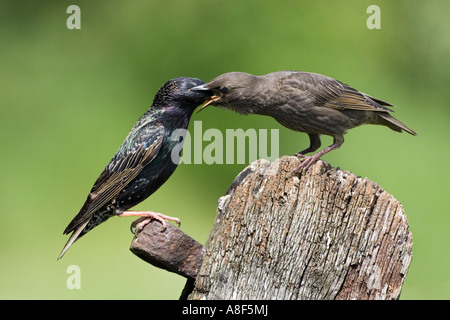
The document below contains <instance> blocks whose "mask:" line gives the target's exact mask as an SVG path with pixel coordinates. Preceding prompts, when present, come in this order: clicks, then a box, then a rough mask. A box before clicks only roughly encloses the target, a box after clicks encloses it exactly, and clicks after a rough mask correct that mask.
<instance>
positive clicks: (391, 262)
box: [132, 156, 412, 299]
mask: <svg viewBox="0 0 450 320" xmlns="http://www.w3.org/2000/svg"><path fill="white" fill-rule="evenodd" d="M299 161H300V160H298V159H297V158H296V157H287V156H285V157H282V158H280V159H278V160H276V161H275V162H273V163H270V162H269V161H266V160H258V161H256V162H254V163H252V164H251V165H250V166H248V167H247V168H245V169H244V170H243V171H242V172H241V173H240V174H239V175H238V176H237V177H236V179H235V181H234V182H233V184H232V185H231V187H230V189H229V190H228V192H227V194H226V195H225V196H223V197H221V198H220V199H219V203H218V209H217V216H216V220H215V223H214V226H213V228H212V230H211V233H210V236H209V238H208V240H207V243H206V245H205V248H204V250H205V254H204V256H203V262H202V263H201V256H202V255H201V254H199V252H203V249H201V245H199V244H197V245H196V246H195V250H193V251H191V253H190V254H188V255H187V256H185V257H183V256H179V255H178V253H179V252H180V251H185V250H184V249H182V250H180V248H181V247H183V248H184V245H183V244H182V242H184V241H188V242H189V243H192V242H191V240H192V239H190V238H189V237H188V236H186V235H184V236H185V237H181V238H178V239H177V240H174V239H175V238H176V237H174V239H173V238H172V237H166V236H164V234H165V232H164V233H161V225H160V224H159V223H157V222H155V223H152V224H151V228H156V229H155V230H153V231H152V232H147V228H150V226H147V227H146V228H144V230H143V232H145V234H146V235H147V236H146V238H143V237H141V234H142V233H143V232H141V234H139V235H138V236H137V238H140V240H139V241H140V242H142V243H141V244H140V247H141V248H140V251H135V250H133V249H132V251H133V252H135V253H136V254H138V255H139V256H141V257H143V256H146V258H143V259H144V260H146V261H149V262H151V263H153V264H155V265H157V266H163V267H164V268H166V269H168V270H171V271H174V272H177V273H180V274H186V272H184V271H183V272H180V271H175V270H180V268H179V265H186V264H187V263H185V262H182V261H183V259H188V260H191V259H192V257H193V256H195V257H197V258H199V260H196V264H195V267H191V268H190V269H191V270H192V271H191V272H189V275H190V276H189V277H190V279H193V278H196V280H195V285H194V288H193V290H192V282H193V280H189V281H188V283H189V285H188V286H186V288H185V290H184V292H183V297H186V295H187V294H188V293H189V292H191V290H192V293H191V294H190V295H189V299H397V298H398V297H399V295H400V292H401V287H402V285H403V282H404V280H405V276H406V273H407V271H408V268H409V264H410V262H411V257H412V254H411V248H412V241H411V239H412V235H411V233H410V232H409V230H408V223H407V220H406V215H405V214H404V212H403V207H402V206H401V204H400V203H399V202H398V201H397V200H396V199H394V198H393V197H392V196H391V195H389V194H388V193H387V192H386V191H384V190H383V189H382V188H381V187H380V186H379V185H378V184H376V183H374V182H372V181H370V180H368V179H367V178H360V177H357V176H355V175H354V174H352V173H350V172H348V171H343V170H340V169H336V168H330V166H328V165H326V164H325V163H324V162H322V161H319V162H317V163H316V164H315V165H313V166H312V167H311V168H310V169H309V170H308V171H306V172H302V173H301V174H293V171H294V169H295V168H296V167H297V166H298V165H299V163H300V162H299ZM153 225H154V226H153ZM169 228H170V230H172V228H174V229H176V228H175V227H173V226H169ZM169 228H168V230H167V231H166V232H168V231H169ZM176 230H177V231H178V232H181V231H180V230H178V229H176ZM158 239H160V240H158ZM192 241H194V240H192ZM134 242H136V239H135V240H134V241H133V245H134ZM155 242H160V245H158V247H157V248H156V249H152V248H151V247H153V243H155ZM172 242H174V243H172ZM180 242H181V243H180ZM133 245H132V246H133ZM147 247H149V248H147ZM174 252H175V253H174ZM172 255H174V256H172ZM155 256H157V258H156V259H155ZM172 260H173V261H175V263H172V262H171V261H172ZM155 261H156V263H155ZM172 264H174V265H176V267H170V268H167V265H172ZM199 264H201V268H200V269H199V267H198V265H199ZM198 270H200V271H199V272H198ZM196 272H198V274H197V273H196ZM185 276H186V275H185Z"/></svg>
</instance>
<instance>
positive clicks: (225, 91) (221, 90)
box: [219, 87, 228, 94]
mask: <svg viewBox="0 0 450 320" xmlns="http://www.w3.org/2000/svg"><path fill="white" fill-rule="evenodd" d="M219 91H220V92H222V93H223V94H225V93H227V92H228V88H227V87H222V88H220V89H219Z"/></svg>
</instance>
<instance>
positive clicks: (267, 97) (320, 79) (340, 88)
mask: <svg viewBox="0 0 450 320" xmlns="http://www.w3.org/2000/svg"><path fill="white" fill-rule="evenodd" d="M191 90H194V91H198V92H200V91H202V90H209V91H212V92H213V93H214V94H213V95H212V96H211V97H210V99H208V100H207V101H206V102H205V103H204V104H203V105H202V106H201V108H200V109H199V111H201V110H202V109H204V108H206V107H207V106H208V105H210V104H211V105H214V106H217V107H221V108H224V109H230V110H233V111H236V112H238V113H240V114H244V115H247V114H251V113H255V114H261V115H266V116H271V117H273V118H275V119H276V120H277V121H278V122H279V123H281V124H282V125H284V126H285V127H287V128H289V129H292V130H295V131H300V132H306V133H308V135H309V139H310V146H309V147H308V148H306V149H305V150H303V151H300V152H298V153H296V154H295V155H296V156H298V157H301V158H304V161H303V162H302V163H301V165H300V166H299V167H298V168H297V169H296V170H295V171H296V172H298V171H299V170H300V169H301V168H305V169H307V168H309V167H310V166H311V165H312V164H313V163H314V162H315V161H317V160H318V159H319V158H320V157H321V156H323V155H324V154H326V153H327V152H330V151H331V150H334V149H337V148H339V147H340V146H341V145H342V143H343V142H344V136H343V135H344V134H345V132H346V131H347V130H348V129H352V128H354V127H357V126H359V125H362V124H379V125H384V126H387V127H389V128H391V129H392V130H394V131H398V132H402V131H406V132H408V133H410V134H412V135H416V133H415V132H414V131H413V130H411V129H410V128H408V127H407V126H405V125H404V124H403V123H401V122H400V121H398V120H397V119H395V118H394V117H392V116H391V115H390V114H389V112H392V110H391V109H389V108H387V107H386V106H390V107H392V105H391V104H389V103H387V102H384V101H382V100H379V99H376V98H373V97H371V96H369V95H367V94H365V93H362V92H360V91H358V90H355V89H353V88H352V87H350V86H349V85H346V84H344V83H342V82H340V81H338V80H335V79H332V78H329V77H327V76H324V75H321V74H317V73H309V72H300V71H279V72H273V73H269V74H266V75H263V76H254V75H252V74H248V73H243V72H229V73H225V74H222V75H220V76H218V77H216V78H215V79H213V80H211V81H210V82H208V83H206V84H203V85H200V86H197V87H195V88H192V89H191ZM321 134H325V135H329V136H332V137H333V144H332V145H330V146H329V147H326V148H324V149H323V150H321V151H319V152H317V153H315V154H313V155H312V156H305V155H304V154H305V153H309V152H313V151H316V150H317V149H318V148H319V147H320V135H321Z"/></svg>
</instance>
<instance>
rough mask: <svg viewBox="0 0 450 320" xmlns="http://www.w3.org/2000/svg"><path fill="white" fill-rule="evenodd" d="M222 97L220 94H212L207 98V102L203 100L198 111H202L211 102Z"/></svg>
mask: <svg viewBox="0 0 450 320" xmlns="http://www.w3.org/2000/svg"><path fill="white" fill-rule="evenodd" d="M219 99H220V97H219V96H212V97H210V98H209V99H208V100H206V101H205V102H203V104H202V105H201V106H200V108H199V109H198V110H197V112H196V113H199V112H200V111H202V110H203V109H205V108H206V107H207V106H209V105H210V104H211V103H213V102H214V101H217V100H219Z"/></svg>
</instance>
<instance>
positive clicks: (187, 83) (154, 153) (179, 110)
mask: <svg viewBox="0 0 450 320" xmlns="http://www.w3.org/2000/svg"><path fill="white" fill-rule="evenodd" d="M203 83H204V82H203V81H201V80H199V79H194V78H185V77H182V78H176V79H172V80H170V81H168V82H167V83H165V84H164V85H163V86H162V87H161V88H160V89H159V90H158V92H157V93H156V96H155V98H154V101H153V104H152V106H151V107H150V109H148V111H147V112H146V113H145V114H144V115H143V116H142V117H141V118H140V119H139V121H138V122H136V124H135V125H134V127H133V128H132V129H131V131H130V133H129V134H128V136H127V137H126V139H125V141H124V142H123V143H122V145H121V146H120V148H119V150H117V152H116V154H115V155H114V157H113V158H112V159H111V161H110V162H109V164H108V165H107V166H106V168H105V169H104V170H103V172H102V173H101V174H100V176H99V177H98V179H97V181H95V183H94V186H93V187H92V190H91V192H90V193H89V195H88V197H87V199H86V202H85V203H84V205H83V207H82V208H81V210H80V212H79V213H78V214H77V215H76V216H75V218H74V219H73V220H72V222H70V223H69V225H68V226H67V228H66V230H64V234H68V233H70V232H73V233H72V235H71V236H70V238H69V241H68V242H67V244H66V245H65V246H64V248H63V250H62V252H61V254H60V255H59V257H58V259H60V258H61V257H62V256H63V255H64V253H65V252H66V251H67V249H68V248H69V247H70V246H71V245H72V243H74V242H75V240H77V239H79V238H80V237H81V236H83V235H84V234H86V233H87V232H89V231H90V230H92V229H93V228H94V227H96V226H98V225H99V224H100V223H102V222H104V221H106V220H107V219H108V218H110V217H112V216H115V215H118V216H141V217H144V218H141V220H142V219H143V220H142V222H141V223H140V224H139V226H138V227H142V226H143V225H145V223H146V222H148V221H150V220H151V219H157V220H159V221H160V222H161V223H162V224H163V225H164V224H165V220H171V221H176V222H177V223H178V224H179V222H180V220H179V219H177V218H173V217H169V216H165V215H163V214H161V213H156V212H152V211H142V212H139V211H126V210H128V209H129V208H131V207H133V206H134V205H136V204H138V203H140V202H141V201H143V200H144V199H146V198H147V197H149V196H150V195H151V194H152V193H153V192H155V191H156V190H157V189H158V188H159V187H160V186H161V185H162V184H163V183H164V182H166V180H167V179H168V178H169V177H170V175H171V174H172V173H173V172H174V170H175V169H176V167H177V165H178V160H179V155H180V151H181V149H180V143H182V139H181V141H180V137H182V134H183V132H186V131H185V130H186V129H187V127H188V124H189V120H190V118H191V115H192V113H193V111H194V109H195V108H196V107H197V106H199V105H200V104H201V103H203V102H204V101H205V100H206V99H207V98H208V97H209V96H211V94H212V93H211V92H208V91H190V90H189V89H190V88H192V87H194V86H198V85H201V84H203ZM177 129H184V130H181V131H177V132H178V133H180V135H178V136H177V137H178V139H174V137H173V136H172V133H174V132H175V130H177ZM174 151H176V152H174Z"/></svg>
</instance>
